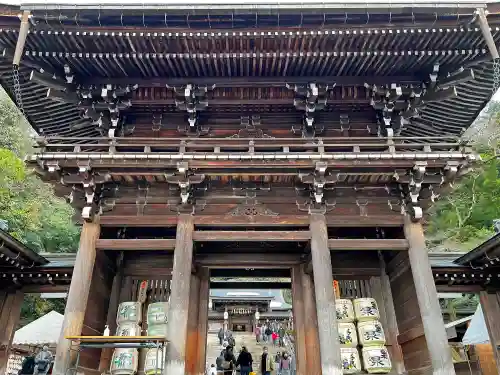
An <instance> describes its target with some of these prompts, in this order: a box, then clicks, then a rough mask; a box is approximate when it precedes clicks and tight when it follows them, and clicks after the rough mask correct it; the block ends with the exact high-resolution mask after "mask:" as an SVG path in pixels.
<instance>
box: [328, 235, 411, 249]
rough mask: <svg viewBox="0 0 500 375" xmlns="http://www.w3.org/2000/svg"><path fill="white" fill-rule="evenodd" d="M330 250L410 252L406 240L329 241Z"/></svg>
mask: <svg viewBox="0 0 500 375" xmlns="http://www.w3.org/2000/svg"><path fill="white" fill-rule="evenodd" d="M328 248H329V249H330V250H371V251H377V250H390V251H400V250H408V241H407V240H405V239H389V240H386V239H376V238H374V239H329V240H328Z"/></svg>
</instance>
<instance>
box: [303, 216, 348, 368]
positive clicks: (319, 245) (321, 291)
mask: <svg viewBox="0 0 500 375" xmlns="http://www.w3.org/2000/svg"><path fill="white" fill-rule="evenodd" d="M309 228H310V230H311V256H312V266H313V276H314V292H315V296H316V313H317V316H318V332H319V344H320V354H321V372H322V375H342V362H341V359H340V342H339V332H338V326H337V312H336V309H335V292H334V290H333V275H332V258H331V256H330V249H329V248H328V232H327V226H326V218H325V215H323V214H320V213H311V214H310V224H309ZM308 361H309V360H308Z"/></svg>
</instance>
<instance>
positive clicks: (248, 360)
mask: <svg viewBox="0 0 500 375" xmlns="http://www.w3.org/2000/svg"><path fill="white" fill-rule="evenodd" d="M252 362H253V359H252V354H250V353H249V352H248V349H247V347H246V346H243V347H242V348H241V353H240V355H239V356H238V360H237V361H236V367H238V366H240V375H249V374H250V372H251V371H252Z"/></svg>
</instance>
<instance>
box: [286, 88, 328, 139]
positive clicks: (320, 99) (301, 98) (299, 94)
mask: <svg viewBox="0 0 500 375" xmlns="http://www.w3.org/2000/svg"><path fill="white" fill-rule="evenodd" d="M286 87H287V88H288V89H289V90H293V91H294V92H295V97H294V99H293V105H294V106H295V108H297V110H299V111H303V112H304V118H303V120H302V124H301V126H300V127H299V128H295V127H292V132H293V133H294V134H296V135H301V136H302V137H304V138H312V137H315V136H317V135H321V134H322V133H323V132H324V130H325V129H324V126H321V125H319V124H317V123H316V122H315V114H316V112H318V111H321V110H323V109H324V108H325V106H326V102H327V98H328V91H329V90H331V89H332V88H333V87H335V85H333V86H328V85H318V84H316V83H309V84H307V85H294V84H287V85H286Z"/></svg>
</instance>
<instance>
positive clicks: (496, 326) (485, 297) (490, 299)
mask: <svg viewBox="0 0 500 375" xmlns="http://www.w3.org/2000/svg"><path fill="white" fill-rule="evenodd" d="M479 299H480V301H481V308H482V310H483V315H484V321H485V323H486V328H488V335H489V336H490V343H491V346H492V350H493V354H494V356H495V362H496V367H497V373H498V374H500V352H499V350H498V345H500V301H499V295H498V293H488V292H481V293H480V295H479Z"/></svg>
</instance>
